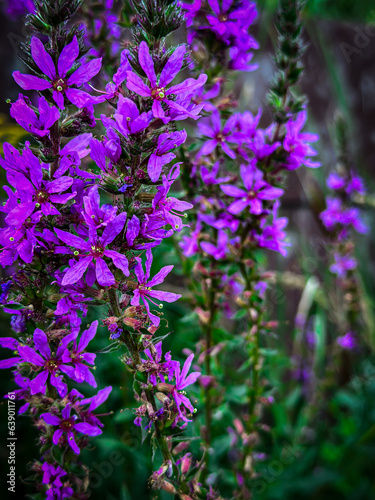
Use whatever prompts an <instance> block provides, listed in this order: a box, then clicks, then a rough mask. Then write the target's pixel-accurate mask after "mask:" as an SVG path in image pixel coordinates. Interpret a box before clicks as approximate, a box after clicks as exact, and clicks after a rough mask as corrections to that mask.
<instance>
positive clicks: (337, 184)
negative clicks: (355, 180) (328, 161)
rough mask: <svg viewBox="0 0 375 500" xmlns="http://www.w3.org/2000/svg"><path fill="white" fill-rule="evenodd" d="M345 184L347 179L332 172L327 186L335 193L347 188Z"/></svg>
mask: <svg viewBox="0 0 375 500" xmlns="http://www.w3.org/2000/svg"><path fill="white" fill-rule="evenodd" d="M345 184H346V182H345V179H344V178H343V177H341V176H340V175H339V174H336V172H332V173H331V174H329V176H328V178H327V186H328V187H329V189H332V190H334V191H339V190H340V189H343V188H344V187H345Z"/></svg>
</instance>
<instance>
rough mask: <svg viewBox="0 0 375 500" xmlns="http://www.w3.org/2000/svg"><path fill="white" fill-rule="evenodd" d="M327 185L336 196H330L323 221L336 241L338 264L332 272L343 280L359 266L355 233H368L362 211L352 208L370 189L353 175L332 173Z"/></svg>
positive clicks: (335, 258)
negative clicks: (353, 236)
mask: <svg viewBox="0 0 375 500" xmlns="http://www.w3.org/2000/svg"><path fill="white" fill-rule="evenodd" d="M327 186H328V188H329V189H330V190H331V191H333V192H334V194H335V196H328V197H327V208H326V209H325V210H323V212H321V214H320V218H321V220H322V223H323V225H324V227H325V228H326V230H327V231H328V232H329V233H331V234H332V236H333V238H334V240H335V241H336V245H335V248H334V263H333V264H332V265H331V267H330V270H331V272H332V273H334V274H336V275H337V276H338V277H339V278H342V279H343V278H345V277H346V276H347V274H348V272H350V271H351V270H353V269H355V268H356V267H357V261H356V259H355V257H354V247H353V244H352V242H351V238H352V234H353V231H354V232H357V233H361V234H363V233H366V232H367V226H366V225H365V224H364V223H363V221H362V217H361V213H360V210H359V209H358V208H355V207H353V206H352V204H353V202H352V200H353V198H354V197H355V196H356V195H357V196H358V195H364V194H365V192H366V190H365V186H364V183H363V180H362V179H361V178H360V177H358V176H357V175H355V174H354V173H352V172H350V174H349V175H339V174H338V173H336V172H333V173H331V174H330V175H329V176H328V179H327Z"/></svg>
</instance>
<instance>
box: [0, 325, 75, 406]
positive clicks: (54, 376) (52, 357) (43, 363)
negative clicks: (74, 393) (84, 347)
mask: <svg viewBox="0 0 375 500" xmlns="http://www.w3.org/2000/svg"><path fill="white" fill-rule="evenodd" d="M13 340H14V339H13ZM33 340H34V345H35V349H32V348H31V347H29V346H28V345H20V344H19V345H18V347H17V351H18V357H16V358H13V359H12V361H13V363H11V360H4V361H8V363H7V366H6V363H4V361H3V362H2V364H1V365H0V368H9V367H10V366H15V365H17V364H18V363H28V364H29V365H31V368H32V370H33V371H39V373H38V375H37V376H36V377H35V378H34V379H32V380H31V381H30V385H29V387H30V392H31V394H32V395H34V394H38V393H42V394H45V393H46V389H47V380H48V379H49V382H50V384H51V385H53V386H54V387H56V389H57V391H58V393H59V394H60V396H61V397H64V396H65V395H66V393H67V386H66V384H65V383H64V382H63V380H62V375H59V372H60V369H61V365H62V363H63V361H62V354H63V350H64V348H63V347H62V346H61V345H60V346H59V347H58V348H57V351H56V353H52V352H51V348H50V346H49V342H48V339H47V335H46V334H45V333H44V332H43V331H42V330H40V329H39V328H36V330H35V331H34V335H33ZM4 347H8V348H10V349H13V348H14V346H12V347H11V346H8V345H4ZM40 369H42V370H41V371H40Z"/></svg>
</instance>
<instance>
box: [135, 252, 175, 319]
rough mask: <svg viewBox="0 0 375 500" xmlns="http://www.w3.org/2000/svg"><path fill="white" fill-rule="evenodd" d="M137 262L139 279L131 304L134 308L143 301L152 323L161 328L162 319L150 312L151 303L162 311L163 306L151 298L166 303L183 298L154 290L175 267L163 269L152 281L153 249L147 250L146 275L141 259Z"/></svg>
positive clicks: (136, 272)
mask: <svg viewBox="0 0 375 500" xmlns="http://www.w3.org/2000/svg"><path fill="white" fill-rule="evenodd" d="M136 261H137V265H136V267H135V269H134V272H135V274H136V276H137V278H138V284H137V288H136V289H135V290H134V297H132V299H131V302H130V303H131V305H132V306H139V304H140V301H142V302H143V304H144V305H145V307H146V309H147V313H148V316H149V318H150V320H151V322H152V323H153V324H154V325H155V326H159V324H160V318H159V317H158V316H155V314H152V313H151V312H150V306H149V302H151V303H152V304H154V305H155V306H156V307H158V308H159V309H162V307H163V305H162V304H157V303H155V302H154V301H153V300H152V299H151V298H154V299H157V300H161V301H165V302H175V301H176V300H178V299H179V298H180V297H181V295H178V294H176V293H171V292H162V291H161V290H152V287H154V286H155V285H160V283H163V281H164V279H165V278H166V276H167V275H168V274H169V273H170V272H171V271H172V269H173V267H174V266H165V267H163V268H162V269H161V270H160V271H159V272H158V273H157V274H156V275H155V276H154V277H153V278H152V279H150V271H151V265H152V252H151V249H147V250H146V264H145V268H146V273H145V272H144V271H143V267H142V260H141V259H140V258H139V257H136Z"/></svg>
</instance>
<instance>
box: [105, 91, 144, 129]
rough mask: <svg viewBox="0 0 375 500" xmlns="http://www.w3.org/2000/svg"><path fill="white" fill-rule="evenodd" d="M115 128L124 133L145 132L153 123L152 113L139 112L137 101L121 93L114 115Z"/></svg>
mask: <svg viewBox="0 0 375 500" xmlns="http://www.w3.org/2000/svg"><path fill="white" fill-rule="evenodd" d="M113 117H114V119H115V121H116V125H115V128H116V129H117V130H118V131H119V132H120V133H121V134H123V135H125V136H127V135H130V134H138V133H140V132H143V131H144V130H145V129H146V128H147V127H148V126H149V125H150V123H151V120H152V113H151V112H148V113H146V112H144V113H142V114H139V110H138V108H137V105H136V104H135V102H133V101H131V100H130V99H128V98H127V97H124V96H122V95H121V94H120V95H119V99H118V103H117V109H116V113H115V114H114V115H113Z"/></svg>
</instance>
